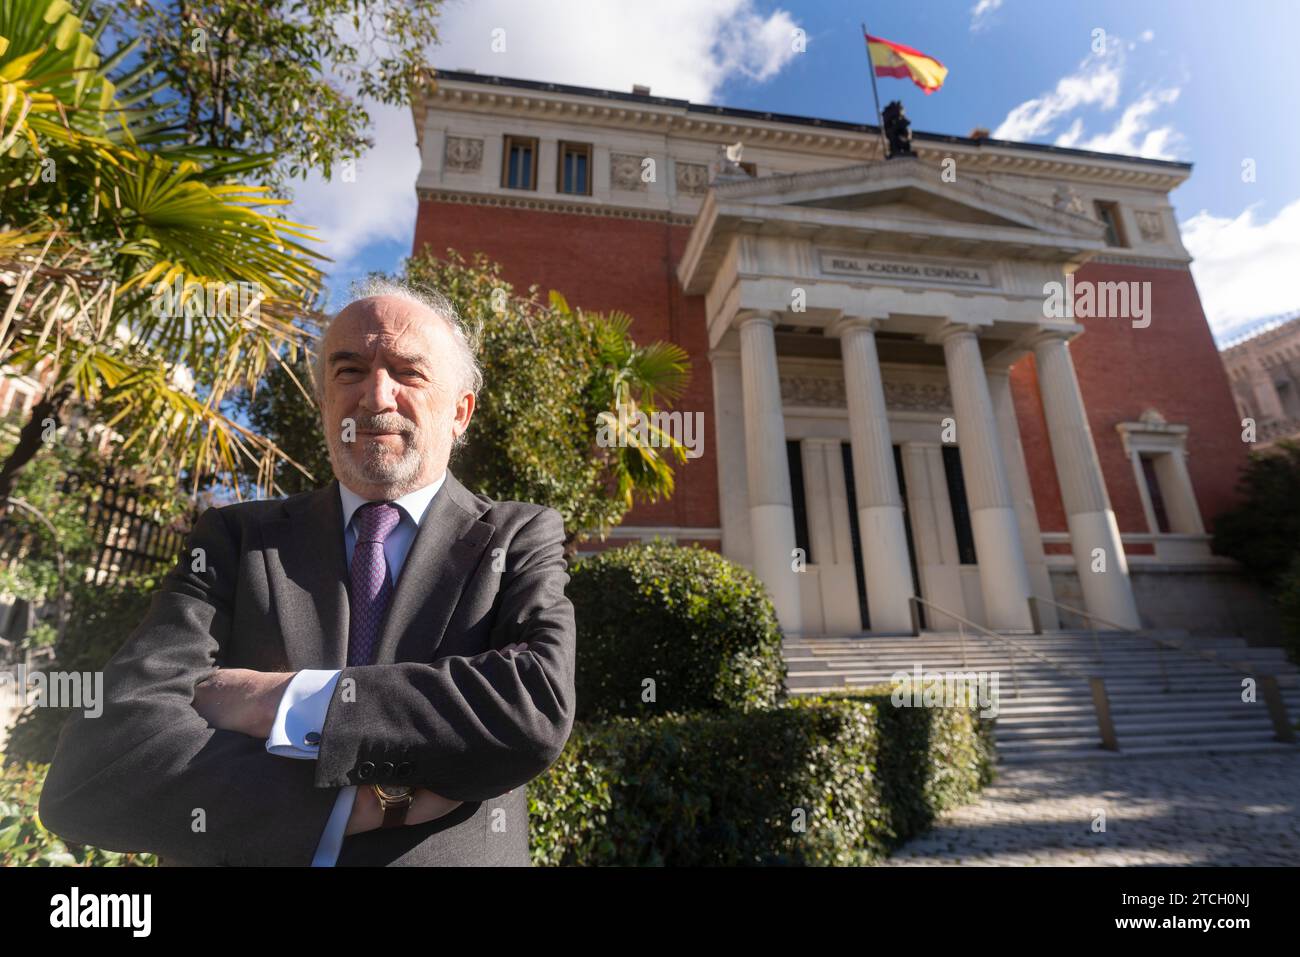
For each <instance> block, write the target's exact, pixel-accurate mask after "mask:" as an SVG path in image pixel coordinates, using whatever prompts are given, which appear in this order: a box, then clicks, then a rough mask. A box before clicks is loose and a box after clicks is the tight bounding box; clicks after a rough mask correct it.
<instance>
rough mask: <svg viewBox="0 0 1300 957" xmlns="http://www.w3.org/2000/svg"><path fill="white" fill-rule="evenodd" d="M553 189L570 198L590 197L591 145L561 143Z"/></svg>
mask: <svg viewBox="0 0 1300 957" xmlns="http://www.w3.org/2000/svg"><path fill="white" fill-rule="evenodd" d="M556 179H557V180H558V182H557V183H556V184H555V188H556V189H557V190H558V191H559V192H561V193H568V194H569V195H571V196H590V195H591V144H590V143H561V144H560V164H559V168H558V169H557V170H556Z"/></svg>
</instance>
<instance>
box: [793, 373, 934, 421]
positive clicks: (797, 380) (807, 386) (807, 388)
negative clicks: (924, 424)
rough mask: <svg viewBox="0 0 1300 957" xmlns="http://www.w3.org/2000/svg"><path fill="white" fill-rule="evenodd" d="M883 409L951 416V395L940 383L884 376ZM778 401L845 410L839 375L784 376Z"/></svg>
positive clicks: (846, 401) (846, 402) (844, 396)
mask: <svg viewBox="0 0 1300 957" xmlns="http://www.w3.org/2000/svg"><path fill="white" fill-rule="evenodd" d="M884 384H885V407H886V408H888V409H890V410H892V411H895V412H950V411H952V394H951V393H950V392H949V391H948V386H947V384H946V383H943V382H937V381H936V382H925V381H920V380H916V379H899V378H896V377H892V376H888V375H886V376H885V379H884ZM781 401H782V402H783V403H784V404H786V405H805V406H813V407H818V408H828V409H843V408H847V406H848V399H847V397H846V395H845V392H844V378H843V376H840V375H809V374H798V375H783V376H781Z"/></svg>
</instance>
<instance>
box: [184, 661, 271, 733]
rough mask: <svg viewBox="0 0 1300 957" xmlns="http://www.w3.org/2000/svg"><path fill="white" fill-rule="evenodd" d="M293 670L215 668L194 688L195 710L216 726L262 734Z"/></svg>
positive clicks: (268, 724)
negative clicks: (271, 670)
mask: <svg viewBox="0 0 1300 957" xmlns="http://www.w3.org/2000/svg"><path fill="white" fill-rule="evenodd" d="M294 674H296V672H292V671H288V672H268V671H253V670H251V669H248V668H218V669H217V670H216V671H215V672H213V674H212V675H211V676H209V677H208V678H205V679H204V680H203V681H201V682H200V683H199V684H198V685H197V686H196V687H195V689H194V710H195V711H197V712H198V713H199V715H200V716H202V718H203V719H204V720H205V721H207V722H208V724H210V725H212V726H213V727H216V728H221V729H222V730H225V731H238V732H240V733H241V734H247V735H251V736H252V737H254V738H265V737H267V736H268V735H270V733H271V728H272V727H273V726H274V725H275V713H276V711H277V710H278V709H279V707H280V699H281V698H282V697H284V689H285V688H287V687H288V686H289V682H290V681H292V680H293V676H294Z"/></svg>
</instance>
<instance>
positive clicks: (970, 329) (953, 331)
mask: <svg viewBox="0 0 1300 957" xmlns="http://www.w3.org/2000/svg"><path fill="white" fill-rule="evenodd" d="M983 328H984V327H983V326H980V325H976V324H975V323H973V322H952V321H949V322H945V323H944V324H943V325H942V326H940V327H939V328H938V329H936V330H934V332H932V333H930V334H929V335H928V336H926V337H925V338H926V341H927V342H932V343H938V344H940V345H942V344H943V343H945V342H947V341H948V340H949V339H952V338H953V337H955V336H972V337H974V338H976V339H978V338H979V334H980V330H981V329H983Z"/></svg>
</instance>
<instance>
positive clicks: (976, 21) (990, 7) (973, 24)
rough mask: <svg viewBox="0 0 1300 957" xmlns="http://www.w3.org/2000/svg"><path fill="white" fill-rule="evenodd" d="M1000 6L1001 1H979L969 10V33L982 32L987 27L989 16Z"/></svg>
mask: <svg viewBox="0 0 1300 957" xmlns="http://www.w3.org/2000/svg"><path fill="white" fill-rule="evenodd" d="M1000 6H1002V0H979V3H977V4H975V6H973V7H971V8H970V28H971V31H972V32H974V31H977V30H982V29H984V28H985V27H986V26H988V16H989V14H991V13H993V12H994V11H995V10H997V9H998V7H1000Z"/></svg>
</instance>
